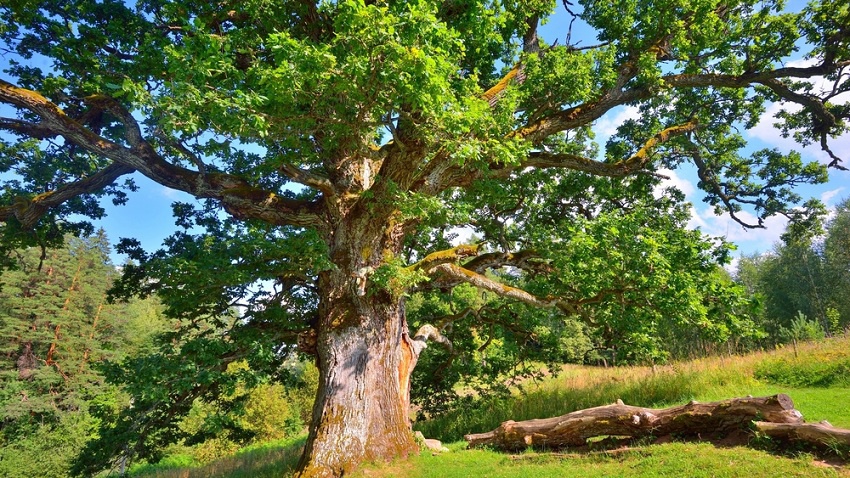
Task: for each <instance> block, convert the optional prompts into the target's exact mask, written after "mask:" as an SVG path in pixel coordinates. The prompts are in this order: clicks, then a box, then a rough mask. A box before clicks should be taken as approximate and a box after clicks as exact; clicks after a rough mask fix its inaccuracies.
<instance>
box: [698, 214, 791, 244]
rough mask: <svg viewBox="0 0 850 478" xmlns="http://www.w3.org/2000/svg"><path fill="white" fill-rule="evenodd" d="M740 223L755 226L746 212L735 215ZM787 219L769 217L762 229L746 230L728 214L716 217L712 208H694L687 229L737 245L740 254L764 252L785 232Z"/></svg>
mask: <svg viewBox="0 0 850 478" xmlns="http://www.w3.org/2000/svg"><path fill="white" fill-rule="evenodd" d="M735 215H736V216H738V217H739V218H740V219H741V220H742V221H744V222H746V223H750V224H757V223H758V219H757V218H756V216H755V215H754V214H752V213H750V212H747V211H740V212H737V213H735ZM787 224H788V219H787V218H785V217H784V216H771V217H769V218H767V219H765V221H764V226H765V227H764V229H761V228H759V229H747V228H744V227H743V226H741V225H740V224H738V223H737V222H735V220H734V219H732V218H731V217H730V216H729V215H728V214H723V215H719V216H718V215H717V214H715V213H714V210H713V209H712V208H710V207H709V208H706V209H703V210H702V211H699V210H697V208H696V207H694V208H692V209H691V220H690V221H689V222H688V227H690V228H694V229H697V228H698V229H699V230H700V231H702V232H703V233H705V234H708V235H709V236H714V237H722V238H724V239H726V240H727V241H729V242H734V243H735V244H737V245H738V250H739V251H740V252H742V253H751V252H756V251H766V250H768V249H770V248H772V247H773V244H774V243H775V242H777V241H778V240H779V236H781V235H782V233H783V232H785V226H786V225H787Z"/></svg>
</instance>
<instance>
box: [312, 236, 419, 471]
mask: <svg viewBox="0 0 850 478" xmlns="http://www.w3.org/2000/svg"><path fill="white" fill-rule="evenodd" d="M361 224H364V223H361ZM374 224H375V223H374V222H373V223H367V224H366V225H365V226H364V227H372V226H374ZM385 231H386V229H385V230H382V231H381V233H379V234H374V233H372V232H373V231H369V230H364V229H362V228H361V229H360V230H358V229H357V228H356V226H352V227H351V229H349V230H347V231H343V230H340V231H338V232H337V234H336V235H335V239H337V240H339V241H340V244H339V246H338V247H337V248H336V250H335V251H333V250H332V252H331V255H332V258H333V261H334V264H335V265H336V268H334V269H333V270H330V271H326V272H323V273H322V274H320V276H319V282H318V286H319V291H320V295H321V299H320V304H319V317H320V319H319V323H318V324H317V326H316V331H317V343H316V355H317V366H318V368H319V373H320V376H319V390H318V393H317V398H316V402H315V404H314V406H313V419H312V423H311V426H310V434H309V437H308V439H307V444H306V447H305V450H304V454H303V455H302V457H301V462H300V463H299V468H298V470H299V472H298V473H299V474H298V476H300V477H311V478H312V477H337V476H342V475H345V474H348V473H349V472H351V471H352V470H353V469H354V468H356V467H357V466H358V465H359V464H360V463H362V462H364V461H374V460H389V459H393V458H397V457H405V456H407V455H409V454H410V453H413V452H415V451H418V446H417V445H416V442H415V441H414V438H413V432H412V430H411V424H410V419H409V405H410V394H409V383H410V373H411V371H412V369H413V366H414V365H415V363H416V358H417V356H418V351H419V350H421V348H414V347H413V341H412V340H411V339H410V337H409V336H408V329H407V322H406V320H405V316H404V305H403V302H402V300H401V298H399V297H395V296H393V295H392V294H390V293H389V292H387V291H385V290H382V289H381V288H380V287H378V286H377V285H374V284H367V281H368V275H369V273H371V271H372V270H374V268H377V267H378V266H379V265H380V264H381V261H382V258H383V255H384V254H386V253H391V252H392V251H394V250H396V249H398V248H400V239H401V235H400V234H387V233H386V232H385ZM369 237H372V238H374V239H372V240H371V241H370V240H367V238H369ZM346 238H347V239H349V240H350V241H351V242H349V243H348V244H345V240H346Z"/></svg>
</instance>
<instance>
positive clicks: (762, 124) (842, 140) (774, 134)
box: [748, 59, 850, 164]
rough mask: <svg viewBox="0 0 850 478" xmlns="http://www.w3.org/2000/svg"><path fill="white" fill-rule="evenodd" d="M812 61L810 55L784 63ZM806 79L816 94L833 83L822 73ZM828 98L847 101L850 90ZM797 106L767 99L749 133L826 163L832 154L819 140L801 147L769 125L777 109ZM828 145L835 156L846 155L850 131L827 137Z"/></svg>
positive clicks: (796, 108)
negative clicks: (766, 105) (768, 103)
mask: <svg viewBox="0 0 850 478" xmlns="http://www.w3.org/2000/svg"><path fill="white" fill-rule="evenodd" d="M815 63H816V61H815V60H814V59H809V60H796V61H790V62H788V64H787V65H788V66H789V67H797V68H805V67H808V66H812V65H814V64H815ZM808 81H809V82H811V83H812V90H811V91H812V93H813V94H816V95H820V94H824V93H826V92H828V91H831V90H832V87H833V82H832V81H829V80H827V79H825V78H823V77H822V76H817V77H814V78H811V79H809V80H808ZM830 101H831V102H833V103H843V102H847V101H850V93H842V94H840V95H838V96H836V97H835V98H832V99H831V100H830ZM801 108H802V107H801V106H800V105H798V104H796V103H786V104H784V105H783V104H781V103H771V104H770V105H769V106H768V107H767V109H766V110H765V113H764V115H762V118H761V121H759V123H758V124H757V125H756V126H755V127H753V128H752V129H751V130H749V131H748V135H749V137H750V138H755V139H759V140H761V141H764V142H765V143H768V144H769V145H770V146H773V147H776V148H779V149H780V150H781V151H784V152H788V151H791V150H792V149H793V150H797V151H800V152H801V153H803V154H805V155H809V156H811V158H813V159H816V160H817V161H818V162H820V163H823V164H826V163H829V162H830V161H832V158H830V157H829V155H828V154H827V153H826V152H825V151H823V150H822V149H821V147H820V144H819V143H814V144H812V145H809V146H807V147H805V148H803V147H802V146H801V145H800V144H799V143H797V142H796V141H794V139H793V138H792V137H788V138H783V137H782V136H781V135H780V134H779V130H777V129H776V128H775V127H774V126H773V125H774V123H776V122H777V121H778V120H777V119H776V114H777V113H779V112H780V111H781V110H783V109H785V110H786V111H788V112H792V113H793V112H796V111H800V109H801ZM829 147H830V149H831V150H832V152H833V153H834V154H835V155H836V156H838V157H839V158H842V159H844V158H848V157H850V134H844V135H842V136H839V137H838V138H831V139H830V140H829Z"/></svg>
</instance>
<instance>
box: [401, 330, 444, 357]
mask: <svg viewBox="0 0 850 478" xmlns="http://www.w3.org/2000/svg"><path fill="white" fill-rule="evenodd" d="M429 340H430V341H432V342H436V343H438V344H442V345H443V346H444V347H445V348H446V349H447V350H448V351H449V353H452V351H453V347H452V342H451V341H450V340H449V339H447V338H446V337H445V336H444V335H443V334H442V333H441V332H440V329H438V328H437V327H434V326H433V325H431V324H425V325H423V326H422V327H419V330H417V331H416V334H415V335H414V336H413V339H412V345H411V347H412V348H413V353H414V354H415V355H416V357H419V354H421V353H422V351H423V350H424V349H425V348H426V347H428V341H429Z"/></svg>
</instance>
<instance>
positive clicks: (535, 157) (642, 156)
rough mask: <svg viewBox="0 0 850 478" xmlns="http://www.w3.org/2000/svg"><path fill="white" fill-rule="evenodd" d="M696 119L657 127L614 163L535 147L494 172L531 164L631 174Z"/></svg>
mask: <svg viewBox="0 0 850 478" xmlns="http://www.w3.org/2000/svg"><path fill="white" fill-rule="evenodd" d="M698 126H699V123H698V122H697V120H696V119H692V120H691V121H688V122H687V123H685V124H681V125H676V126H671V127H669V128H665V129H664V130H662V131H660V132H659V133H658V134H656V135H655V136H653V137H652V138H650V139H649V140H648V141H647V142H646V143H645V144H644V145H643V146H642V147H641V148H640V149H639V150H638V151H637V152H635V154H633V155H632V156H631V157H629V158H627V159H624V160H621V161H617V162H616V163H605V162H602V161H597V160H594V159H589V158H585V157H583V156H579V155H576V154H566V153H563V154H558V153H547V152H545V151H535V152H532V153H530V154H529V155H528V159H526V160H525V161H523V162H521V163H520V164H519V165H517V166H513V167H510V168H502V169H498V170H497V171H496V172H495V176H496V177H508V176H510V174H511V173H512V172H514V171H517V170H521V169H524V168H528V167H533V168H561V169H571V170H574V171H582V172H586V173H590V174H593V175H596V176H608V177H614V178H619V177H624V176H628V175H631V174H635V173H639V172H642V171H643V170H644V167H645V166H646V165H647V163H648V162H649V160H650V158H651V153H652V151H653V150H654V149H655V148H656V147H657V146H659V145H661V144H663V143H665V142H667V141H669V140H670V139H672V138H674V137H676V136H681V135H684V134H687V133H690V132H693V131H694V130H696V129H697V127H698Z"/></svg>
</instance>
